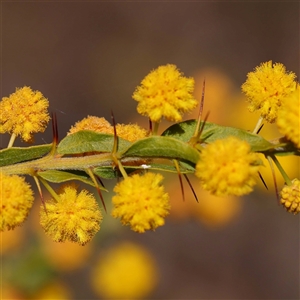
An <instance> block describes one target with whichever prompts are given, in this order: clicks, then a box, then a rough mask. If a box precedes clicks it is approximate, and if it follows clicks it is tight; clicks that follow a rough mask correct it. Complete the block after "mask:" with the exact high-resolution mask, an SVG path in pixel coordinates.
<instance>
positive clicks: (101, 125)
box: [68, 116, 113, 134]
mask: <svg viewBox="0 0 300 300" xmlns="http://www.w3.org/2000/svg"><path fill="white" fill-rule="evenodd" d="M80 130H92V131H95V132H102V133H113V127H112V126H111V125H110V123H109V122H108V121H107V120H106V119H105V118H99V117H94V116H87V117H86V118H84V119H82V120H81V121H78V122H76V124H75V125H74V126H72V128H71V129H70V130H69V132H68V134H71V133H75V132H77V131H80Z"/></svg>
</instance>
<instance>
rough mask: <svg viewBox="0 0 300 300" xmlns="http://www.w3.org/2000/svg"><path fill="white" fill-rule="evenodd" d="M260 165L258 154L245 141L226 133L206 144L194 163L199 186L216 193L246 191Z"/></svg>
mask: <svg viewBox="0 0 300 300" xmlns="http://www.w3.org/2000/svg"><path fill="white" fill-rule="evenodd" d="M259 168H260V160H259V157H258V154H256V153H252V152H250V146H249V144H248V143H247V142H245V141H242V140H239V139H237V138H236V137H228V138H226V139H222V140H217V141H215V142H213V143H211V144H209V145H207V146H206V147H205V148H203V150H202V151H201V159H200V161H199V162H198V163H197V165H196V173H195V174H196V176H197V177H198V178H200V183H201V186H202V188H204V189H205V190H207V191H210V192H211V193H212V194H213V195H216V196H225V195H236V196H241V195H245V194H248V193H250V192H251V191H252V190H253V186H254V185H255V184H256V180H255V179H256V176H257V172H258V171H259Z"/></svg>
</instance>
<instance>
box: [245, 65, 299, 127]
mask: <svg viewBox="0 0 300 300" xmlns="http://www.w3.org/2000/svg"><path fill="white" fill-rule="evenodd" d="M295 78H296V75H295V74H294V73H293V72H289V73H288V72H286V69H285V66H284V65H283V64H280V63H275V64H273V65H272V61H268V62H265V63H262V64H261V65H260V66H258V67H256V69H255V71H254V72H250V73H248V78H247V80H246V82H245V83H244V84H243V85H242V91H243V92H244V93H245V95H246V97H247V100H248V102H249V103H250V104H249V106H248V109H249V111H250V112H254V111H256V110H258V111H259V112H260V114H261V116H262V117H263V118H264V119H265V120H266V121H268V122H270V123H273V122H275V120H276V118H277V113H278V110H279V109H280V107H281V106H282V101H283V99H284V98H286V97H287V96H288V95H290V94H291V93H292V92H293V91H295V89H296V81H295Z"/></svg>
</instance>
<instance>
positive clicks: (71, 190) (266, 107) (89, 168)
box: [0, 61, 300, 297]
mask: <svg viewBox="0 0 300 300" xmlns="http://www.w3.org/2000/svg"><path fill="white" fill-rule="evenodd" d="M295 78H296V75H295V74H294V73H292V72H287V71H286V69H285V67H284V66H283V65H282V64H280V63H276V64H272V62H271V61H269V62H266V63H263V64H261V65H260V66H258V67H257V68H256V69H255V71H253V72H250V73H249V74H248V78H247V80H246V82H245V83H244V84H243V85H242V91H243V92H244V93H245V95H246V96H247V101H248V102H249V109H250V111H258V112H259V113H260V118H259V121H258V123H257V125H256V127H255V130H254V131H253V133H250V132H248V131H247V130H243V129H239V128H230V127H226V126H221V125H217V124H213V123H209V122H203V121H201V115H202V111H201V109H202V108H203V102H202V103H201V105H200V113H199V119H198V120H188V121H182V120H183V113H186V112H189V111H191V110H192V109H194V108H195V107H196V106H197V104H198V101H197V100H196V99H195V98H194V96H193V90H194V79H193V78H188V77H185V76H184V75H183V73H181V72H180V71H179V70H178V69H177V67H176V66H175V65H171V64H168V65H165V66H160V67H158V68H157V69H155V70H153V71H151V72H150V73H149V74H148V75H147V76H146V77H145V78H144V79H143V80H142V82H141V84H140V85H139V86H138V87H137V88H136V90H135V92H134V93H133V99H134V100H135V101H137V102H138V104H137V111H138V112H139V113H140V114H142V115H143V116H147V117H148V118H149V120H150V124H151V125H152V122H154V126H155V127H154V130H153V129H152V126H150V128H149V130H145V129H143V128H141V127H139V126H138V125H137V124H116V125H113V126H112V125H111V124H110V123H109V122H108V121H107V120H105V119H104V118H100V117H96V116H88V117H86V118H84V119H83V120H81V121H79V122H77V123H76V124H75V125H74V126H73V127H72V128H71V129H70V131H69V133H68V134H67V136H66V137H65V138H63V139H62V140H61V141H60V142H59V143H57V141H56V140H55V138H54V141H53V143H52V144H48V145H40V146H39V145H38V146H32V147H27V148H17V147H13V143H14V140H15V138H16V137H17V136H20V137H21V138H22V139H24V140H25V141H30V140H32V138H33V133H35V132H42V131H44V129H45V127H46V125H47V122H48V121H49V115H48V113H47V108H48V100H47V99H46V98H45V97H44V96H43V95H42V93H41V92H39V91H33V90H31V89H30V88H29V87H26V86H25V87H23V88H21V89H17V90H16V92H15V93H13V94H11V95H10V96H9V97H4V98H3V99H2V101H1V102H0V110H1V115H0V133H5V132H7V133H9V134H11V140H10V142H9V145H8V147H7V148H5V149H3V150H0V199H1V205H0V208H1V210H0V218H1V219H0V224H1V231H5V230H10V229H13V228H14V227H16V226H18V225H20V224H22V223H23V222H24V220H25V219H26V217H27V215H28V213H29V210H30V208H31V206H32V203H33V199H34V198H33V192H32V190H31V188H30V186H29V184H27V183H26V182H25V180H24V178H23V177H20V175H21V176H23V175H28V176H32V177H33V178H34V180H35V182H36V184H37V187H38V190H39V192H40V194H42V189H41V186H40V185H41V184H42V185H43V186H44V187H45V188H46V189H47V190H48V192H49V193H50V194H51V196H52V198H51V199H50V200H46V201H45V202H44V200H43V203H42V204H41V207H40V223H41V226H42V227H43V228H44V231H45V233H46V235H48V236H49V237H51V238H52V240H54V241H56V242H64V241H70V242H75V243H78V244H80V245H85V244H86V243H88V242H89V241H90V240H91V239H92V238H93V237H94V235H95V234H96V233H97V232H98V231H99V230H100V224H101V222H102V218H103V217H102V213H101V210H100V208H99V205H98V202H97V200H96V197H95V196H94V195H92V194H91V193H90V192H88V191H87V190H85V189H83V190H81V191H79V190H78V188H77V187H76V186H74V185H73V184H72V183H67V184H65V185H63V186H62V187H61V189H60V190H59V191H58V192H55V191H54V190H53V189H52V187H51V186H50V184H49V183H65V182H66V181H71V182H72V181H74V180H78V181H81V182H83V183H85V184H88V185H91V186H93V187H95V188H96V189H97V191H98V194H99V196H100V198H101V200H102V202H103V206H104V209H106V207H105V202H104V199H103V196H102V193H101V191H106V189H105V188H104V187H103V186H101V185H100V184H99V182H101V180H99V179H112V178H114V179H117V178H118V177H120V176H121V177H123V178H122V179H120V180H118V183H116V185H115V188H114V192H115V195H114V196H113V197H112V204H113V208H112V212H111V215H112V216H113V217H114V218H118V219H120V220H121V223H122V224H123V225H129V226H130V227H131V229H132V230H133V231H135V232H139V233H143V232H145V231H147V230H155V229H157V228H158V227H160V226H162V225H164V224H165V218H166V217H167V216H168V215H169V213H170V206H171V205H170V201H169V195H168V193H167V192H166V191H165V188H164V186H163V184H162V181H163V176H162V175H161V174H160V173H159V172H160V171H166V172H171V173H177V174H178V176H179V178H180V179H181V175H182V174H184V176H185V177H186V178H188V175H190V174H194V175H195V176H196V177H197V184H198V185H199V186H200V187H202V188H203V189H204V190H206V191H208V192H210V193H211V194H212V195H214V196H227V195H229V196H241V195H245V194H248V193H250V192H252V190H253V188H254V185H255V184H256V182H257V179H259V178H262V176H261V169H262V166H263V163H262V161H261V159H260V155H261V154H263V155H264V156H265V157H266V158H267V159H268V161H269V162H272V161H273V162H274V163H275V165H276V166H277V168H278V170H279V171H280V172H281V174H282V177H283V178H284V180H285V182H286V186H285V187H284V188H283V189H282V191H281V200H280V201H281V203H282V205H283V206H284V207H285V208H286V210H287V211H288V212H291V213H294V214H297V213H298V212H299V211H300V200H299V199H300V198H299V197H300V193H299V190H300V188H299V179H297V178H296V179H294V180H293V181H291V180H290V179H289V178H288V176H287V174H286V173H285V171H284V170H283V168H282V166H281V165H280V163H279V162H278V160H277V158H276V156H277V155H291V154H295V155H300V149H299V148H300V116H299V113H300V111H299V106H300V102H299V101H300V100H299V96H300V95H299V84H298V83H297V82H296V81H295ZM203 98H204V97H203ZM202 101H203V99H202ZM163 118H164V119H166V120H168V121H174V122H177V123H176V124H172V125H171V126H170V127H169V128H167V129H166V130H165V131H164V132H163V133H162V135H159V134H158V127H159V123H160V121H161V120H162V119H163ZM263 120H265V121H267V122H270V123H274V122H276V125H277V127H278V129H279V131H280V133H281V134H283V135H284V136H283V137H280V138H278V139H277V140H276V141H274V140H273V141H268V140H266V139H265V138H263V137H262V136H260V135H259V134H258V132H259V130H260V128H261V123H262V121H263ZM53 121H55V120H53ZM181 121H182V122H181ZM53 128H55V126H53ZM118 137H119V138H118ZM154 171H155V172H156V171H157V173H155V172H154ZM101 183H102V182H101ZM180 187H181V190H182V191H183V184H182V181H181V180H180ZM182 194H184V193H183V192H182ZM212 199H213V198H212ZM200 201H201V199H200ZM212 201H213V200H212ZM216 205H217V204H216ZM101 268H102V267H101ZM103 268H104V267H103ZM105 280H108V279H107V278H106V279H105ZM105 280H104V279H103V280H102V281H101V282H102V283H103V282H105ZM109 280H111V279H109ZM109 280H108V281H109ZM110 284H111V283H108V285H110ZM103 286H105V284H104V285H103ZM117 289H118V288H116V291H117ZM129 294H130V293H128V295H129ZM111 295H113V294H110V292H107V293H106V296H108V297H110V296H111ZM114 295H115V294H114Z"/></svg>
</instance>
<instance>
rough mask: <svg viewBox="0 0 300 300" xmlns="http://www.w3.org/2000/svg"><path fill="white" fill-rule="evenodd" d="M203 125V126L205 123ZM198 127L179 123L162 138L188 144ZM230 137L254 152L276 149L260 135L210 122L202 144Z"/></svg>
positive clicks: (167, 130)
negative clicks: (246, 144)
mask: <svg viewBox="0 0 300 300" xmlns="http://www.w3.org/2000/svg"><path fill="white" fill-rule="evenodd" d="M201 125H202V126H203V122H202V123H201ZM196 126H197V121H196V120H188V121H184V122H181V123H177V124H174V125H172V126H170V127H169V128H168V129H166V130H165V131H164V132H163V134H162V136H169V137H173V138H175V139H178V140H180V141H183V142H188V141H189V140H190V139H191V138H192V137H193V135H194V132H195V129H196ZM229 136H235V137H237V138H239V139H241V140H243V141H246V142H248V143H249V145H250V146H251V150H252V151H254V152H264V151H267V150H270V149H274V148H275V147H276V146H275V145H274V144H272V143H270V142H269V141H267V140H266V139H264V138H263V137H261V136H260V135H257V134H253V133H250V132H248V131H246V130H243V129H239V128H234V127H226V126H221V125H217V124H214V123H210V122H205V125H204V129H203V132H202V134H201V136H200V139H201V143H212V142H214V141H216V140H219V139H224V138H227V137H229Z"/></svg>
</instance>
